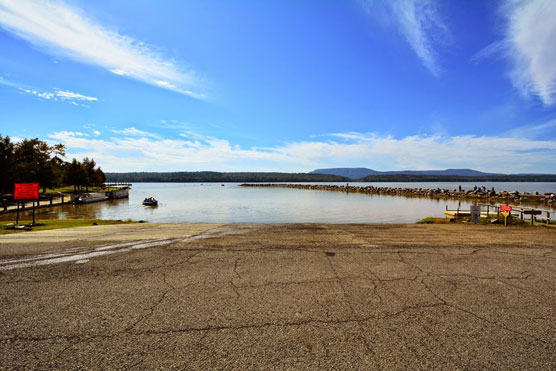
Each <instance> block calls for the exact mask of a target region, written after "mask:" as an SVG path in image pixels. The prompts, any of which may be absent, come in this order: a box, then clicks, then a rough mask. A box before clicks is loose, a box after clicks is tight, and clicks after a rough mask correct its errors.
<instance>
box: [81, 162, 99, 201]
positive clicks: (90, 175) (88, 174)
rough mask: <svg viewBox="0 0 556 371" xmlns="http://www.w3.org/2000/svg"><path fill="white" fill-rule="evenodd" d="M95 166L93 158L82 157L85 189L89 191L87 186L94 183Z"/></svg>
mask: <svg viewBox="0 0 556 371" xmlns="http://www.w3.org/2000/svg"><path fill="white" fill-rule="evenodd" d="M95 166H97V164H96V162H95V160H94V159H90V160H89V158H88V157H85V158H84V159H83V170H84V171H85V191H86V192H89V187H90V186H92V185H94V184H95Z"/></svg>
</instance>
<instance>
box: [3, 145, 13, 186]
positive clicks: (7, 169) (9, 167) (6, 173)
mask: <svg viewBox="0 0 556 371" xmlns="http://www.w3.org/2000/svg"><path fill="white" fill-rule="evenodd" d="M13 165H14V145H13V143H12V142H11V140H10V137H2V135H0V192H10V191H13V186H14V185H13V183H14V171H13V170H14V169H13Z"/></svg>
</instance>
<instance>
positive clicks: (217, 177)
mask: <svg viewBox="0 0 556 371" xmlns="http://www.w3.org/2000/svg"><path fill="white" fill-rule="evenodd" d="M106 178H107V179H108V181H110V182H176V183H211V182H212V183H228V182H229V183H241V182H253V183H257V182H258V183H260V182H345V181H349V180H350V179H349V178H346V177H343V176H338V175H329V174H307V173H276V172H274V173H273V172H268V173H267V172H236V173H221V172H216V171H180V172H168V173H160V172H132V173H106Z"/></svg>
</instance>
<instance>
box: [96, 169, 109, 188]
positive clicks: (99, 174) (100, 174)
mask: <svg viewBox="0 0 556 371" xmlns="http://www.w3.org/2000/svg"><path fill="white" fill-rule="evenodd" d="M105 182H106V175H105V174H104V171H102V169H101V168H100V167H99V168H97V169H96V170H95V177H94V184H95V185H97V186H100V185H102V184H104V183H105Z"/></svg>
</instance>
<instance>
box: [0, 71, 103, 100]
mask: <svg viewBox="0 0 556 371" xmlns="http://www.w3.org/2000/svg"><path fill="white" fill-rule="evenodd" d="M0 85H4V86H9V87H11V88H14V89H17V90H18V91H19V92H20V93H22V94H30V95H34V96H35V97H37V98H39V99H44V100H50V101H56V102H58V101H62V102H64V101H67V102H69V103H71V104H73V105H78V103H77V102H98V98H97V97H90V96H87V95H83V94H80V93H76V92H73V91H69V90H61V89H54V90H51V91H41V90H38V89H35V88H29V87H26V86H23V85H20V84H17V83H14V82H12V81H9V80H6V79H4V78H3V77H1V76H0Z"/></svg>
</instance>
